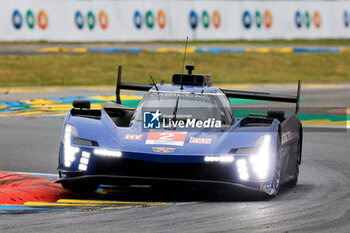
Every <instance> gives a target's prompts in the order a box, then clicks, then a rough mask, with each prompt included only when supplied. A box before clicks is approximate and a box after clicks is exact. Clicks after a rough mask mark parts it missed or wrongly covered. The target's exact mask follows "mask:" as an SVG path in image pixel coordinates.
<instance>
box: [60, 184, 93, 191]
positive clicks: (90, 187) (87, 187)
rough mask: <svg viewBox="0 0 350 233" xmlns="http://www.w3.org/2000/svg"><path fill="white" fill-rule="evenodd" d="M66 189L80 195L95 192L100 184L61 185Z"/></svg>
mask: <svg viewBox="0 0 350 233" xmlns="http://www.w3.org/2000/svg"><path fill="white" fill-rule="evenodd" d="M61 185H62V187H63V188H64V189H68V190H70V191H73V192H78V193H92V192H95V191H96V190H97V189H98V187H99V186H100V185H99V184H81V183H62V184H61Z"/></svg>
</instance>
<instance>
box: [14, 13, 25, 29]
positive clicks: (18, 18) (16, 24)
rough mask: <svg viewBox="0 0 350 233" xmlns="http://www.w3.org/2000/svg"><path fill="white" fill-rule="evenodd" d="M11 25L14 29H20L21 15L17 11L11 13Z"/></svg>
mask: <svg viewBox="0 0 350 233" xmlns="http://www.w3.org/2000/svg"><path fill="white" fill-rule="evenodd" d="M12 23H13V26H14V27H15V28H16V29H20V28H21V27H22V24H23V18H22V14H21V13H20V12H19V11H18V10H15V11H14V12H13V15H12Z"/></svg>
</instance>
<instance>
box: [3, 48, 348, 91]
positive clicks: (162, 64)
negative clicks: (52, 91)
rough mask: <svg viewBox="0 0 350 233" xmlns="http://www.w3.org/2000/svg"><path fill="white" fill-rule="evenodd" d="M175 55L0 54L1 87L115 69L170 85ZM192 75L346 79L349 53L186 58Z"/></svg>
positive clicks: (110, 78)
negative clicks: (193, 71)
mask: <svg viewBox="0 0 350 233" xmlns="http://www.w3.org/2000/svg"><path fill="white" fill-rule="evenodd" d="M182 59H183V55H182V54H178V53H169V54H160V53H140V54H78V55H69V54H65V55H35V56H16V55H13V56H0V86H40V85H43V86H44V85H45V86H47V85H114V84H115V79H116V72H117V66H118V65H119V64H122V65H123V81H127V82H139V83H149V82H150V79H149V75H150V74H152V76H153V77H154V78H155V79H156V81H157V82H160V80H161V79H164V80H165V81H166V82H170V79H171V75H172V74H173V73H180V72H181V65H182ZM187 62H188V63H192V62H193V63H194V64H195V66H196V70H195V72H196V73H208V74H212V75H213V82H214V83H275V82H278V83H281V82H296V80H298V79H301V80H303V82H345V81H350V66H349V64H350V54H348V53H341V54H322V53H318V54H277V53H276V54H275V53H269V54H257V53H248V54H188V57H187Z"/></svg>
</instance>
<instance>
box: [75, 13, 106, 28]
mask: <svg viewBox="0 0 350 233" xmlns="http://www.w3.org/2000/svg"><path fill="white" fill-rule="evenodd" d="M74 22H75V25H76V26H77V28H78V29H79V30H82V29H83V28H84V25H85V23H86V24H87V27H88V28H89V29H90V30H93V29H94V28H95V26H96V15H95V13H94V12H93V11H88V12H87V14H86V18H85V17H84V15H83V13H82V12H81V11H80V10H77V11H76V12H75V15H74ZM98 24H99V25H100V28H101V29H102V30H106V29H107V28H108V25H109V19H108V15H107V13H106V12H105V11H104V10H101V11H100V12H99V13H98Z"/></svg>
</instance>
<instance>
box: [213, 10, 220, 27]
mask: <svg viewBox="0 0 350 233" xmlns="http://www.w3.org/2000/svg"><path fill="white" fill-rule="evenodd" d="M212 21H213V25H214V27H215V28H219V27H220V25H221V16H220V13H219V11H217V10H215V11H214V12H213V19H212Z"/></svg>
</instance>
